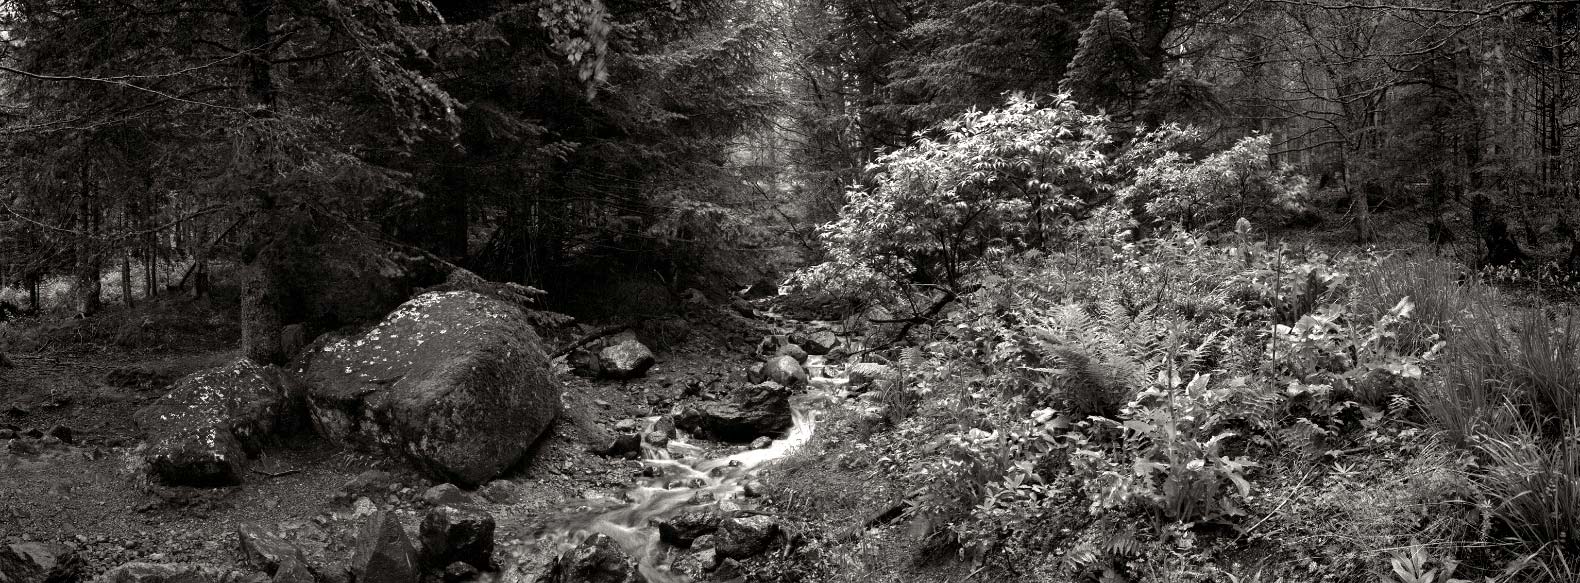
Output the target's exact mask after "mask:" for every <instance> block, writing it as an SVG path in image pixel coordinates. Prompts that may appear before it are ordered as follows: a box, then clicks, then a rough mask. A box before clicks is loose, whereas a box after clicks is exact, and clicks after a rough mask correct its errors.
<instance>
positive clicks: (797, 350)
mask: <svg viewBox="0 0 1580 583" xmlns="http://www.w3.org/2000/svg"><path fill="white" fill-rule="evenodd" d="M774 356H788V357H790V358H794V359H795V361H796V362H797V363H799V364H806V359H807V353H806V349H804V348H801V347H800V346H796V345H794V344H786V345H784V346H780V347H779V350H776V351H774Z"/></svg>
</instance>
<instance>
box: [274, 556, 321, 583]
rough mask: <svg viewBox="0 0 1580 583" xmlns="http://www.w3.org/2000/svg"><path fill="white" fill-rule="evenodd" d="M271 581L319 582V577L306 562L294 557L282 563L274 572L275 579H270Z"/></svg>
mask: <svg viewBox="0 0 1580 583" xmlns="http://www.w3.org/2000/svg"><path fill="white" fill-rule="evenodd" d="M270 583H318V579H317V578H316V577H314V576H313V572H312V570H310V569H308V568H307V564H306V563H304V562H302V561H299V560H296V559H294V558H293V559H287V560H286V561H285V562H284V563H280V568H279V570H276V571H275V572H274V579H272V580H270Z"/></svg>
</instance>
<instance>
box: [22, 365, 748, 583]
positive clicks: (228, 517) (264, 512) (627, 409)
mask: <svg viewBox="0 0 1580 583" xmlns="http://www.w3.org/2000/svg"><path fill="white" fill-rule="evenodd" d="M698 336H699V337H698V338H694V339H693V340H691V341H689V342H687V343H685V344H684V345H682V346H681V347H679V348H677V349H674V350H671V351H669V352H661V353H660V354H659V364H658V365H657V366H655V367H654V369H653V370H651V371H650V372H649V373H648V375H647V376H646V377H645V378H642V379H637V380H635V381H630V382H613V381H598V382H592V381H588V380H586V379H582V378H578V377H575V376H572V375H569V374H562V375H561V379H562V381H563V382H564V383H565V387H566V391H565V403H564V413H563V414H562V416H561V418H560V420H559V421H558V422H556V424H555V425H554V426H553V428H552V429H551V430H550V434H549V435H548V436H547V437H545V438H544V439H543V440H541V441H540V442H539V445H538V446H537V448H536V451H535V452H534V453H533V454H532V455H531V456H529V458H528V460H527V461H526V462H525V463H523V464H522V465H521V466H520V467H518V468H515V469H514V470H512V471H511V472H509V473H508V474H507V475H506V476H503V477H502V479H501V480H499V481H496V482H494V483H491V484H489V485H487V486H485V487H483V488H480V489H479V490H477V491H475V492H471V493H470V496H472V497H473V498H474V499H475V500H476V501H478V502H479V503H480V504H483V505H484V506H485V507H486V508H487V509H488V510H490V512H491V513H493V514H494V516H495V517H496V519H497V520H498V521H499V530H498V533H497V536H496V540H498V541H499V542H500V543H501V547H502V548H501V554H506V555H510V556H511V557H510V558H509V560H512V561H538V562H542V561H545V560H546V559H547V557H546V555H545V553H544V551H543V550H542V549H541V548H539V545H536V544H535V542H534V534H535V533H536V532H537V531H538V530H539V529H541V528H542V526H543V524H544V522H545V521H548V520H553V518H554V517H555V516H556V514H557V513H558V512H560V511H561V510H562V509H565V508H571V507H575V506H576V505H577V504H578V501H580V500H583V499H588V498H612V499H617V498H619V496H620V495H621V494H622V493H623V492H624V491H625V490H626V489H628V488H629V486H630V485H631V484H632V481H633V477H634V476H635V475H636V474H637V472H638V471H639V466H638V465H637V463H636V462H634V461H627V460H623V459H612V458H607V457H603V456H599V455H594V454H591V453H588V452H587V448H586V445H585V444H586V442H587V441H588V440H589V439H590V438H591V436H593V435H595V434H596V433H597V432H598V431H599V428H608V427H612V426H613V425H614V424H615V423H616V422H618V421H619V420H622V419H627V418H633V417H638V416H645V415H651V414H658V413H663V412H667V411H668V408H669V406H670V405H671V404H673V403H674V402H675V401H676V400H677V399H679V398H680V395H681V393H682V391H683V389H684V388H685V387H686V386H688V385H692V384H698V383H701V384H707V383H711V382H721V381H724V380H727V379H738V378H744V371H745V369H746V368H747V367H748V366H749V365H750V364H751V362H752V361H751V358H750V354H749V352H750V349H751V348H752V344H749V343H747V342H745V341H743V340H731V341H720V340H719V339H717V338H708V337H702V336H701V335H698ZM748 336H749V335H748ZM748 336H742V338H745V337H748ZM235 357H236V355H235V354H234V353H232V352H228V351H212V352H200V353H185V354H183V353H164V354H160V353H149V352H146V351H144V352H139V351H130V350H128V351H116V350H106V349H98V350H93V351H85V352H77V353H72V352H69V351H54V352H46V353H44V354H13V355H11V359H12V360H13V362H14V363H15V364H16V367H15V368H12V369H0V430H3V429H4V428H10V429H12V430H13V431H15V432H16V433H18V434H22V435H19V436H18V437H17V438H15V439H0V543H15V542H22V541H43V542H58V543H63V544H65V545H67V546H69V547H71V548H73V549H76V550H78V552H79V554H80V555H81V556H82V557H83V558H84V559H85V560H86V561H87V562H88V565H89V572H90V573H91V574H98V573H101V572H103V571H104V570H106V569H109V568H111V567H114V566H117V565H120V564H122V563H126V562H129V561H134V560H143V561H152V562H191V563H203V564H210V565H216V566H238V563H237V561H238V558H239V557H238V551H237V543H236V536H235V530H236V528H237V527H238V526H239V525H241V524H244V523H253V524H257V525H260V526H263V527H264V528H265V529H267V530H271V531H274V532H276V533H277V534H282V535H284V536H285V537H286V538H287V539H288V540H292V541H293V542H296V543H297V544H299V545H301V546H303V547H304V548H305V549H307V550H308V551H309V559H310V560H311V561H314V562H319V563H322V564H330V563H334V562H336V561H339V560H343V559H345V558H347V557H349V555H350V553H351V547H350V545H351V544H352V543H353V539H354V536H353V534H352V533H353V532H354V529H355V527H356V526H357V525H358V524H359V523H360V522H361V521H360V520H359V519H360V518H361V517H362V516H363V515H365V514H367V513H369V512H370V511H371V510H372V509H373V508H377V509H379V510H391V511H394V512H395V514H396V515H397V516H399V517H400V518H401V519H402V522H403V523H404V524H405V525H406V526H407V527H408V529H409V530H410V531H412V532H415V530H416V525H417V523H418V522H419V521H420V520H421V517H422V514H423V512H424V511H425V510H426V508H427V506H426V504H425V503H424V502H422V500H421V495H422V493H423V492H424V490H426V489H427V488H429V487H430V486H433V485H435V483H434V482H432V481H430V480H428V479H426V478H423V477H421V476H418V475H417V474H415V473H413V472H411V471H410V470H408V469H406V468H405V467H404V465H403V464H401V463H400V462H399V461H397V460H389V459H384V458H383V457H381V456H376V455H369V454H363V453H358V452H355V451H349V450H342V449H339V448H337V447H335V446H333V445H331V444H329V443H326V442H324V441H323V440H321V439H319V438H317V437H316V436H312V435H302V436H296V437H292V438H289V439H286V440H284V441H283V442H281V443H279V444H277V445H276V446H275V447H273V448H271V449H270V450H268V451H267V452H266V453H265V455H264V457H263V458H261V459H259V460H256V461H255V463H253V464H252V466H251V471H252V473H251V475H250V476H248V478H249V480H248V482H247V483H246V484H245V485H243V486H240V487H235V488H221V489H213V490H198V489H187V488H163V487H157V486H154V485H151V484H149V483H148V481H147V479H146V478H145V477H144V475H143V473H142V472H140V471H139V470H138V469H137V464H136V463H135V459H136V456H135V455H134V452H135V451H136V448H137V447H138V446H139V445H140V436H139V434H138V431H137V429H136V428H135V427H134V426H133V424H132V422H131V418H132V413H133V412H134V411H136V410H137V409H138V408H140V407H142V406H144V405H146V404H148V403H150V402H152V401H153V400H155V399H157V398H158V397H159V396H160V395H161V394H162V392H163V390H164V388H165V387H166V386H167V385H168V382H169V381H172V380H174V379H176V378H179V377H180V376H183V375H185V374H187V373H190V372H195V371H197V370H201V369H203V368H207V367H211V366H215V365H219V364H222V363H224V362H226V361H229V360H231V359H233V358H235ZM562 372H563V371H562ZM56 427H65V428H68V429H69V430H70V433H71V435H70V439H69V441H62V440H60V439H59V438H55V437H49V436H45V437H43V438H29V437H26V434H27V433H29V432H32V431H33V430H37V432H42V433H46V434H47V433H50V432H51V431H52V430H54V429H55V428H56ZM0 435H4V433H0ZM35 435H36V433H35ZM61 435H64V434H61ZM373 470H381V471H384V472H387V473H388V474H389V477H388V478H387V479H373V480H368V479H366V477H367V476H371V475H373V474H367V472H370V471H373ZM359 477H362V479H361V480H359ZM359 481H360V482H370V481H371V482H372V483H371V484H362V483H358V482H359Z"/></svg>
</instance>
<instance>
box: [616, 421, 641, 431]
mask: <svg viewBox="0 0 1580 583" xmlns="http://www.w3.org/2000/svg"><path fill="white" fill-rule="evenodd" d="M639 427H641V425H640V424H638V423H637V422H636V420H635V419H621V420H620V421H619V422H618V423H615V424H614V429H615V431H620V432H623V433H634V432H636V430H637V428H639Z"/></svg>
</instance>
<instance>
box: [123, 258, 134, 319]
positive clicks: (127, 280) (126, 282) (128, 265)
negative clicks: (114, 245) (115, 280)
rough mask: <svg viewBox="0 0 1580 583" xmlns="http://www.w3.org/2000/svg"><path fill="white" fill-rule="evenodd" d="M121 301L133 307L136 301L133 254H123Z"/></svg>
mask: <svg viewBox="0 0 1580 583" xmlns="http://www.w3.org/2000/svg"><path fill="white" fill-rule="evenodd" d="M121 303H123V304H126V307H128V308H130V307H132V306H133V305H134V304H135V303H136V302H135V301H134V300H133V299H132V254H131V253H130V252H126V253H122V254H121Z"/></svg>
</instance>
